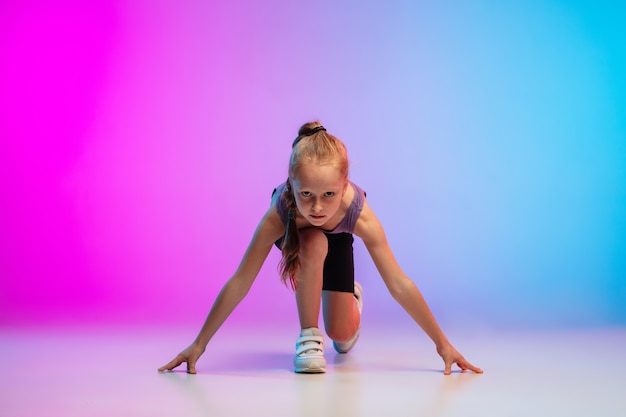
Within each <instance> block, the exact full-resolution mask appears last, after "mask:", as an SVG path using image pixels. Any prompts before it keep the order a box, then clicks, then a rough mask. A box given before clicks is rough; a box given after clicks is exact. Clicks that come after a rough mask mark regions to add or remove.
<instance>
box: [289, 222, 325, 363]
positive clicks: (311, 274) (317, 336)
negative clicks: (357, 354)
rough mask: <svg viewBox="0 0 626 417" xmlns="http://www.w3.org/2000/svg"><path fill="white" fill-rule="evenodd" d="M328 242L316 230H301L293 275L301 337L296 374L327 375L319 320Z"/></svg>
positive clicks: (295, 359)
mask: <svg viewBox="0 0 626 417" xmlns="http://www.w3.org/2000/svg"><path fill="white" fill-rule="evenodd" d="M327 252H328V240H327V239H326V236H325V235H324V233H322V232H320V231H319V230H315V229H308V230H301V231H300V254H299V256H300V270H299V271H298V273H297V274H296V303H297V304H298V317H299V318H300V327H301V329H302V330H301V331H300V337H298V339H297V340H296V356H295V358H294V361H293V364H294V367H295V371H296V372H299V373H300V372H301V373H320V372H326V359H325V358H324V336H323V335H322V333H321V332H320V331H319V328H318V320H319V315H320V302H321V298H322V281H323V268H324V259H326V254H327Z"/></svg>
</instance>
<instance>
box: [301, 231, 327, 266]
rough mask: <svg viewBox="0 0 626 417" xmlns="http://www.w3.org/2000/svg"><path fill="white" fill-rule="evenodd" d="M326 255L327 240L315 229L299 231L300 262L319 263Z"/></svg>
mask: <svg viewBox="0 0 626 417" xmlns="http://www.w3.org/2000/svg"><path fill="white" fill-rule="evenodd" d="M327 254H328V238H327V237H326V235H325V234H324V232H322V231H320V230H317V229H305V230H300V259H301V260H302V261H305V262H306V261H321V262H323V261H324V259H326V255H327Z"/></svg>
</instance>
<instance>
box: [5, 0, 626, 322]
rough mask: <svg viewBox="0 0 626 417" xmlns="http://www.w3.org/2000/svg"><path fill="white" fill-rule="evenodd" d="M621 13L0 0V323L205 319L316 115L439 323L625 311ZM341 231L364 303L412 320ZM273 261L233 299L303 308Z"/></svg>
mask: <svg viewBox="0 0 626 417" xmlns="http://www.w3.org/2000/svg"><path fill="white" fill-rule="evenodd" d="M625 16H626V8H625V6H624V5H623V3H621V2H611V1H601V2H591V1H577V2H565V1H544V2H530V3H529V2H522V1H520V2H486V1H477V2H471V4H468V3H467V2H454V1H442V2H437V3H436V4H431V3H430V2H414V1H392V2H370V1H365V2H363V1H360V2H356V1H332V2H330V1H329V2H313V3H312V2H300V1H282V0H275V1H268V2H257V1H251V0H248V1H229V2H226V1H210V2H202V1H177V2H167V1H163V2H150V1H132V0H131V1H93V2H78V1H76V2H68V1H61V2H46V1H0V51H1V52H0V53H1V55H0V324H3V325H18V326H19V325H27V324H32V323H51V322H55V323H70V322H79V323H95V322H112V323H119V322H137V323H155V324H159V323H171V322H177V323H197V322H200V321H201V320H202V319H203V318H204V316H205V314H206V312H207V311H208V309H209V307H210V305H211V303H212V301H213V299H214V297H215V296H216V294H217V292H218V291H219V289H220V288H221V286H222V285H223V283H224V282H225V281H226V279H227V278H228V277H229V276H230V274H231V273H232V272H233V271H234V270H235V268H236V267H237V265H238V262H239V260H240V258H241V256H242V254H243V251H244V250H245V248H246V246H247V244H248V241H249V239H250V237H251V235H252V232H253V231H254V228H255V226H256V224H257V222H258V220H259V219H260V216H261V215H262V214H263V213H264V211H265V210H266V208H267V206H268V204H269V198H270V194H271V191H272V189H273V187H274V186H276V185H277V184H279V183H280V182H282V181H283V180H284V179H285V178H286V172H287V159H288V155H289V150H290V143H291V140H292V139H293V138H294V137H295V135H296V131H297V128H298V127H299V125H300V124H301V123H303V122H306V121H309V120H313V119H319V120H321V121H322V122H323V123H324V124H325V126H326V127H327V128H328V130H329V131H331V132H332V133H334V134H336V135H337V136H338V137H340V138H341V139H343V140H344V141H345V142H346V144H347V146H348V149H349V153H350V157H351V161H352V168H351V177H352V180H353V181H355V182H357V183H358V184H359V185H361V186H362V187H363V188H364V189H366V190H367V192H368V200H369V202H370V205H371V206H372V207H373V208H374V210H375V211H376V213H377V214H378V216H379V218H380V219H381V221H382V222H383V225H384V226H385V228H386V231H387V234H388V238H389V241H390V243H391V245H392V248H393V249H394V252H395V253H396V256H397V258H398V260H399V262H400V264H401V265H402V267H403V268H404V270H405V272H407V273H408V274H409V276H411V277H412V279H413V280H414V281H415V282H416V283H417V284H418V286H419V287H420V288H421V289H422V291H423V292H424V293H425V295H426V297H427V299H428V300H429V302H430V303H431V305H432V307H433V309H434V310H435V313H436V315H437V316H438V317H439V318H440V320H441V321H442V322H444V323H447V324H458V325H461V326H474V327H475V326H502V325H510V326H536V327H543V326H580V325H585V326H587V325H594V326H595V325H614V324H625V323H626V307H624V301H623V300H624V298H625V296H626V284H625V282H626V216H625V213H626V140H625V137H626V113H625V110H624V109H626V99H625V97H626V81H625V78H624V74H625V73H626V58H625V57H626V53H625V49H626V47H625V45H626V32H625V30H624V29H623V19H624V17H625ZM355 250H356V254H357V260H356V268H357V275H358V278H357V279H358V280H359V281H361V282H362V283H363V284H364V287H365V294H366V295H365V296H366V299H367V303H368V304H369V305H368V306H366V312H365V314H366V319H367V320H375V319H381V320H382V319H385V320H388V319H393V320H395V321H403V320H408V318H406V317H405V315H404V314H403V313H402V311H401V310H400V308H399V307H398V306H397V305H395V303H394V302H393V300H392V299H391V297H389V295H388V294H387V293H386V291H385V289H384V286H383V284H382V282H381V280H380V279H379V277H378V275H377V273H376V271H375V268H374V267H373V264H372V262H371V261H370V260H369V258H368V256H367V253H366V251H365V250H364V248H363V245H362V243H360V242H358V243H357V245H356V249H355ZM277 262H278V252H277V251H273V252H272V254H271V255H270V258H269V259H268V262H267V263H266V265H265V267H264V268H263V270H262V272H261V274H260V276H259V278H258V279H257V282H256V283H255V285H254V287H253V289H252V291H251V293H250V295H249V296H248V298H247V299H246V300H245V301H244V302H243V303H242V305H241V307H240V308H239V309H238V310H237V311H236V312H235V313H234V316H233V318H232V320H236V321H240V322H249V323H256V322H268V321H279V322H280V321H281V320H284V321H285V322H289V323H293V324H294V325H296V323H297V321H296V317H295V306H294V301H293V297H292V296H291V295H290V293H289V291H288V290H287V289H284V288H283V287H282V286H281V285H280V283H279V279H278V275H277V272H276V264H277Z"/></svg>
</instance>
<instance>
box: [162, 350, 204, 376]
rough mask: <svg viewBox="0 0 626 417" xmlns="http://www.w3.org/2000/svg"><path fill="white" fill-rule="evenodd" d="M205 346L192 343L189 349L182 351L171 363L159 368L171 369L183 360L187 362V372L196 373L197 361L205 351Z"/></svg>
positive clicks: (163, 370) (163, 369)
mask: <svg viewBox="0 0 626 417" xmlns="http://www.w3.org/2000/svg"><path fill="white" fill-rule="evenodd" d="M204 349H205V348H204V347H202V346H198V345H196V344H195V343H192V344H191V345H190V346H189V347H188V348H187V349H185V350H183V351H182V352H180V353H179V354H178V355H177V356H176V357H175V358H174V359H173V360H172V361H171V362H170V363H168V364H167V365H165V366H162V367H160V368H159V372H165V371H171V370H172V369H174V368H176V367H177V366H178V365H180V364H182V363H183V362H187V373H189V374H195V373H196V362H197V361H198V358H200V356H201V355H202V354H203V353H204Z"/></svg>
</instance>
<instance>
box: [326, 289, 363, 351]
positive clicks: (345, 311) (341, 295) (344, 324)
mask: <svg viewBox="0 0 626 417" xmlns="http://www.w3.org/2000/svg"><path fill="white" fill-rule="evenodd" d="M322 299H323V305H324V310H323V311H324V327H325V328H326V334H328V337H330V338H331V339H333V340H334V341H335V342H337V343H345V342H348V341H350V340H351V339H352V338H353V337H354V336H355V334H356V332H357V331H358V330H359V329H360V327H361V312H360V311H359V306H358V303H357V300H356V298H355V297H354V294H353V293H349V292H339V291H327V290H324V291H323V292H322Z"/></svg>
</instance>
